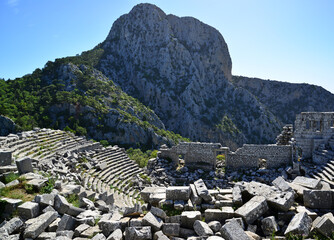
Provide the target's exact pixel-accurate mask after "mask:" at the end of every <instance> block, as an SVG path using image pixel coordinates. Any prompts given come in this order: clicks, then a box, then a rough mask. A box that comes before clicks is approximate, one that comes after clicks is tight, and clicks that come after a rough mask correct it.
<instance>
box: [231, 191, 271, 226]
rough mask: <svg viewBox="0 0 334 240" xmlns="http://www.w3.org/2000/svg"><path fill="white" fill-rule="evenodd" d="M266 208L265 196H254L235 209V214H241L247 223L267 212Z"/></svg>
mask: <svg viewBox="0 0 334 240" xmlns="http://www.w3.org/2000/svg"><path fill="white" fill-rule="evenodd" d="M268 209H269V208H268V205H267V202H266V199H265V197H262V196H255V197H253V198H252V199H251V200H249V201H248V202H247V203H245V204H244V205H243V206H241V207H240V208H239V209H237V210H236V211H235V214H236V215H238V216H241V217H242V218H243V219H244V220H245V221H246V222H247V223H248V224H252V223H253V222H254V221H255V220H256V219H258V218H259V217H261V216H262V215H263V214H264V213H265V212H267V211H268Z"/></svg>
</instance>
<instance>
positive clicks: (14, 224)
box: [0, 217, 23, 235]
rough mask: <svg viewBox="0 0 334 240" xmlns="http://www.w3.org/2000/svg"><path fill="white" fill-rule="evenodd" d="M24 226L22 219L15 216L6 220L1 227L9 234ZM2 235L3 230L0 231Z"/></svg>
mask: <svg viewBox="0 0 334 240" xmlns="http://www.w3.org/2000/svg"><path fill="white" fill-rule="evenodd" d="M22 226H23V222H22V220H21V219H19V218H17V217H14V218H12V219H10V220H9V221H8V222H6V223H5V224H4V225H3V226H2V227H1V228H0V229H1V230H4V231H5V233H7V234H12V233H13V232H15V231H17V230H19V229H20V228H21V227H22ZM0 235H1V231H0Z"/></svg>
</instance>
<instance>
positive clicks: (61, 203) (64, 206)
mask: <svg viewBox="0 0 334 240" xmlns="http://www.w3.org/2000/svg"><path fill="white" fill-rule="evenodd" d="M54 208H55V209H56V211H57V212H59V213H60V214H64V213H67V211H68V209H69V208H70V204H69V203H68V202H67V200H66V198H65V197H63V196H61V195H56V196H55V197H54Z"/></svg>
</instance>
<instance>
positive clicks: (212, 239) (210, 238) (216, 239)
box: [206, 236, 225, 240]
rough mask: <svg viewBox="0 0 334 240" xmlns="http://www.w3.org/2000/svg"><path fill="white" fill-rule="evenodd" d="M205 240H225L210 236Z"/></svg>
mask: <svg viewBox="0 0 334 240" xmlns="http://www.w3.org/2000/svg"><path fill="white" fill-rule="evenodd" d="M206 240H225V239H224V238H222V237H219V236H211V237H208V238H207V239H206Z"/></svg>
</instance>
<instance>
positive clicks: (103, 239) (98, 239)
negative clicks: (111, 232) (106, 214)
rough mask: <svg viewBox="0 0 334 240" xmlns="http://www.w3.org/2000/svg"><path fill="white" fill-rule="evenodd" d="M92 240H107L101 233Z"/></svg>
mask: <svg viewBox="0 0 334 240" xmlns="http://www.w3.org/2000/svg"><path fill="white" fill-rule="evenodd" d="M92 240H106V237H105V236H104V235H103V234H102V233H99V234H96V235H95V236H94V237H93V238H92Z"/></svg>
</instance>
